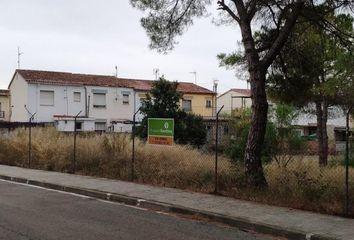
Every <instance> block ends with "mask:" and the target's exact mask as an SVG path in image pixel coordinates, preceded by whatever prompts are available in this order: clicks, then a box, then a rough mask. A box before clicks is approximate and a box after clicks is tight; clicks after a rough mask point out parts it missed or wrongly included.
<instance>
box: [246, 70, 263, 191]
mask: <svg viewBox="0 0 354 240" xmlns="http://www.w3.org/2000/svg"><path fill="white" fill-rule="evenodd" d="M265 78H266V76H265V73H263V72H262V71H260V70H256V71H254V72H250V82H251V96H252V119H251V128H250V131H249V133H248V139H247V146H246V150H245V167H246V177H247V180H248V183H249V184H250V185H252V186H255V187H264V186H266V185H267V182H266V179H265V177H264V173H263V167H262V146H263V142H264V136H265V131H266V126H267V113H268V102H267V97H266V92H265Z"/></svg>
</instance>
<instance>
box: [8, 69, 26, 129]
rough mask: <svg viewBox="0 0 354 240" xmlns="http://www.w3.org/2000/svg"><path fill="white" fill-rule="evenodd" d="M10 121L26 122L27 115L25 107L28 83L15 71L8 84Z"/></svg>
mask: <svg viewBox="0 0 354 240" xmlns="http://www.w3.org/2000/svg"><path fill="white" fill-rule="evenodd" d="M9 89H10V92H11V96H10V115H11V117H10V121H11V122H27V121H28V118H29V115H28V113H27V111H26V109H25V107H24V106H25V105H28V104H27V99H28V98H27V97H28V84H27V82H26V81H25V80H24V79H23V77H22V76H21V75H19V74H18V73H16V74H15V75H14V78H13V79H12V82H11V85H10V88H9Z"/></svg>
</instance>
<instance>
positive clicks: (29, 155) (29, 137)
mask: <svg viewBox="0 0 354 240" xmlns="http://www.w3.org/2000/svg"><path fill="white" fill-rule="evenodd" d="M31 125H32V117H30V119H29V126H28V168H31V157H32V152H31V150H32V128H31Z"/></svg>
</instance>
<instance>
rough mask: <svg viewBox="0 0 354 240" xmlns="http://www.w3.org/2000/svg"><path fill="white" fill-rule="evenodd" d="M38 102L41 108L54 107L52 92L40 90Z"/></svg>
mask: <svg viewBox="0 0 354 240" xmlns="http://www.w3.org/2000/svg"><path fill="white" fill-rule="evenodd" d="M39 102H40V105H41V106H54V91H48V90H40V92H39Z"/></svg>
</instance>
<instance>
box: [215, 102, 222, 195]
mask: <svg viewBox="0 0 354 240" xmlns="http://www.w3.org/2000/svg"><path fill="white" fill-rule="evenodd" d="M223 108H224V105H223V106H222V107H221V108H220V109H219V111H218V112H217V113H216V129H215V135H216V136H215V190H214V193H218V185H219V182H218V180H219V179H218V144H219V114H220V112H221V110H222V109H223Z"/></svg>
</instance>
